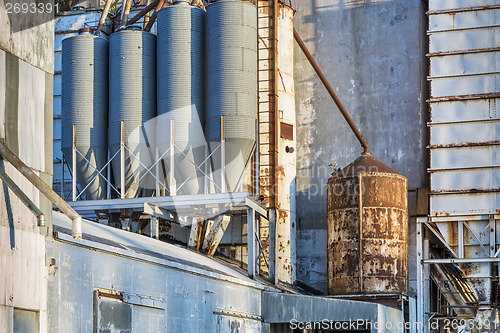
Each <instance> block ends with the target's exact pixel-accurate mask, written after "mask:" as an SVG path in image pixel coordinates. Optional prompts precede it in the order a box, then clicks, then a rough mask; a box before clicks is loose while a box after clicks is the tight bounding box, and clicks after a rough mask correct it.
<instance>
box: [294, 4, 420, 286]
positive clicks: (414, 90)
mask: <svg viewBox="0 0 500 333" xmlns="http://www.w3.org/2000/svg"><path fill="white" fill-rule="evenodd" d="M293 4H294V6H295V9H296V10H297V13H296V14H295V28H296V30H297V31H298V32H299V34H300V35H301V37H302V39H303V40H304V42H305V43H306V45H307V47H308V48H309V49H310V51H311V52H312V54H313V56H314V57H315V59H316V61H317V62H318V64H319V65H320V66H321V68H322V70H323V72H324V74H325V76H326V77H327V79H328V80H329V81H330V83H331V85H332V87H333V88H334V89H335V91H336V93H337V94H338V96H339V97H340V99H341V100H342V102H343V104H344V105H345V107H346V109H347V110H348V111H349V113H350V115H351V117H352V118H353V120H354V121H355V123H356V124H357V125H358V127H359V129H360V131H361V132H362V134H363V136H364V137H365V139H366V140H367V141H368V143H369V145H370V150H371V152H372V154H373V156H374V157H376V158H378V159H379V160H381V161H382V162H383V163H385V164H387V165H388V166H390V167H391V168H393V169H394V170H396V171H397V172H399V173H401V174H402V175H404V176H405V177H407V178H408V188H409V190H410V191H411V190H414V189H416V188H419V187H425V185H426V183H427V180H426V160H427V159H426V152H425V145H426V141H427V140H426V127H425V121H426V114H427V113H426V106H425V99H426V90H425V86H426V83H425V76H426V73H427V69H426V66H425V61H423V60H424V59H425V57H424V56H423V55H424V54H425V52H426V51H425V49H426V43H425V42H423V41H424V38H425V34H424V32H425V29H426V21H425V20H426V19H425V15H424V11H425V10H424V8H423V5H422V3H421V1H417V0H412V1H403V0H396V1H383V0H379V1H343V0H307V1H294V2H293ZM294 62H295V69H294V72H295V88H296V100H297V106H296V111H297V168H298V170H297V221H298V231H297V261H298V264H299V267H298V277H297V278H298V279H299V280H302V281H304V282H306V283H309V284H310V285H312V286H313V287H315V288H317V289H319V290H322V291H324V292H326V262H327V261H326V253H327V249H326V219H327V217H326V182H327V179H328V177H329V176H330V173H331V171H332V170H331V169H329V168H328V165H329V164H330V163H337V168H341V167H344V166H346V165H347V164H349V163H350V162H352V161H353V160H355V159H356V158H357V157H359V155H360V153H361V151H362V149H361V147H360V145H359V143H358V142H357V140H356V138H355V136H354V135H353V134H352V132H351V131H350V129H349V127H348V125H347V124H346V123H345V121H344V119H343V118H342V116H341V114H340V113H339V111H338V110H337V108H336V106H335V104H334V103H333V101H332V100H331V98H330V96H329V95H328V93H327V91H326V90H325V88H324V87H323V86H322V84H321V82H320V81H319V79H318V78H317V76H316V74H315V73H314V71H313V69H312V68H311V66H310V64H309V63H308V61H307V59H306V58H305V56H304V55H303V54H302V53H301V51H300V48H299V47H298V46H297V45H295V60H294ZM422 87H424V89H422ZM410 206H413V205H411V203H410ZM410 215H412V212H410ZM410 223H411V221H410ZM412 228H413V225H410V229H412ZM411 235H412V233H410V237H411ZM413 251H414V247H410V248H409V251H408V252H409V255H410V256H411V255H412V252H413ZM409 267H410V279H412V276H413V275H414V273H413V272H414V271H415V269H413V268H412V267H414V265H413V262H410V266H409ZM410 288H411V285H410Z"/></svg>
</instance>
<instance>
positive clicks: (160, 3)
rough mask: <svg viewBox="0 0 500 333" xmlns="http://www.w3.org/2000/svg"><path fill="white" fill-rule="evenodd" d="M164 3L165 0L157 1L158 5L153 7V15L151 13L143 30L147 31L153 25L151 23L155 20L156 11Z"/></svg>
mask: <svg viewBox="0 0 500 333" xmlns="http://www.w3.org/2000/svg"><path fill="white" fill-rule="evenodd" d="M164 3H165V0H160V1H159V2H158V5H157V6H156V8H155V11H154V13H153V15H151V18H150V19H149V22H148V24H147V25H146V27H145V28H144V31H147V32H149V30H151V27H152V26H153V24H154V23H155V20H156V16H157V15H158V11H159V10H160V9H162V8H163V4H164Z"/></svg>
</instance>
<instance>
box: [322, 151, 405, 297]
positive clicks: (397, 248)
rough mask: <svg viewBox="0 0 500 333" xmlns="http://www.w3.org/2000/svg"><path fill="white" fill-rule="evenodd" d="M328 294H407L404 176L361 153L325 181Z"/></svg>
mask: <svg viewBox="0 0 500 333" xmlns="http://www.w3.org/2000/svg"><path fill="white" fill-rule="evenodd" d="M327 201H328V293H329V294H331V295H353V294H385V293H406V292H408V258H407V248H408V210H407V180H406V178H405V177H403V176H402V175H400V174H398V173H397V172H396V171H394V170H393V169H391V168H390V167H388V166H386V165H384V164H383V163H382V162H380V161H379V160H377V159H376V158H374V157H372V156H370V155H362V156H361V157H359V158H358V159H357V160H355V161H354V162H353V163H351V164H349V165H348V166H347V167H345V168H344V169H342V170H341V171H338V172H336V173H334V174H333V175H332V177H331V178H330V179H329V180H328V199H327Z"/></svg>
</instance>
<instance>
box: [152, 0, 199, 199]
mask: <svg viewBox="0 0 500 333" xmlns="http://www.w3.org/2000/svg"><path fill="white" fill-rule="evenodd" d="M205 14H206V13H205V11H204V10H203V9H201V8H198V7H195V6H191V5H189V1H175V3H174V5H173V6H169V7H166V8H164V9H162V10H160V11H159V12H158V19H157V24H158V30H157V31H158V35H157V36H158V49H157V63H158V118H157V124H158V127H159V128H161V129H162V130H161V131H158V132H157V143H158V146H159V149H160V152H161V153H162V152H164V151H166V149H168V147H169V144H170V139H171V133H170V122H171V120H173V121H174V129H173V131H174V136H173V139H174V142H175V144H176V145H177V146H178V147H179V149H180V150H182V153H180V152H179V151H178V150H176V153H175V170H174V175H175V176H176V177H175V178H176V183H177V187H179V186H181V185H182V184H183V183H184V182H185V181H186V180H187V179H188V177H190V178H189V181H187V182H186V183H185V184H183V185H182V187H181V188H180V189H179V191H178V192H179V193H182V194H196V193H199V191H200V188H201V186H200V182H199V179H200V178H201V177H202V175H200V174H197V173H196V167H195V165H194V164H193V163H191V162H190V161H189V160H188V159H190V160H193V161H194V162H195V163H196V164H197V165H199V164H200V163H202V162H203V160H204V154H205V149H204V147H205V136H204V133H203V125H204V122H205ZM167 166H168V165H167Z"/></svg>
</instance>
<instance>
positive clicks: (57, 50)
mask: <svg viewBox="0 0 500 333" xmlns="http://www.w3.org/2000/svg"><path fill="white" fill-rule="evenodd" d="M68 14H71V15H62V16H58V17H57V18H56V20H55V38H54V104H53V107H54V115H53V117H54V118H53V120H54V138H53V142H54V146H53V148H54V157H53V166H54V178H53V182H52V187H53V189H54V190H55V191H56V192H57V193H59V194H63V193H62V192H61V189H62V187H61V183H62V182H61V181H62V160H63V155H62V152H61V93H62V76H61V72H62V41H63V39H65V38H67V37H71V36H76V35H77V34H78V30H79V29H81V28H84V27H86V26H87V27H88V26H97V23H98V22H99V18H100V16H101V11H100V10H88V11H85V12H83V11H74V13H73V12H68ZM64 179H65V186H64V198H65V199H67V200H69V199H70V198H71V192H70V191H71V173H70V171H69V169H68V168H67V167H65V172H64Z"/></svg>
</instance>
